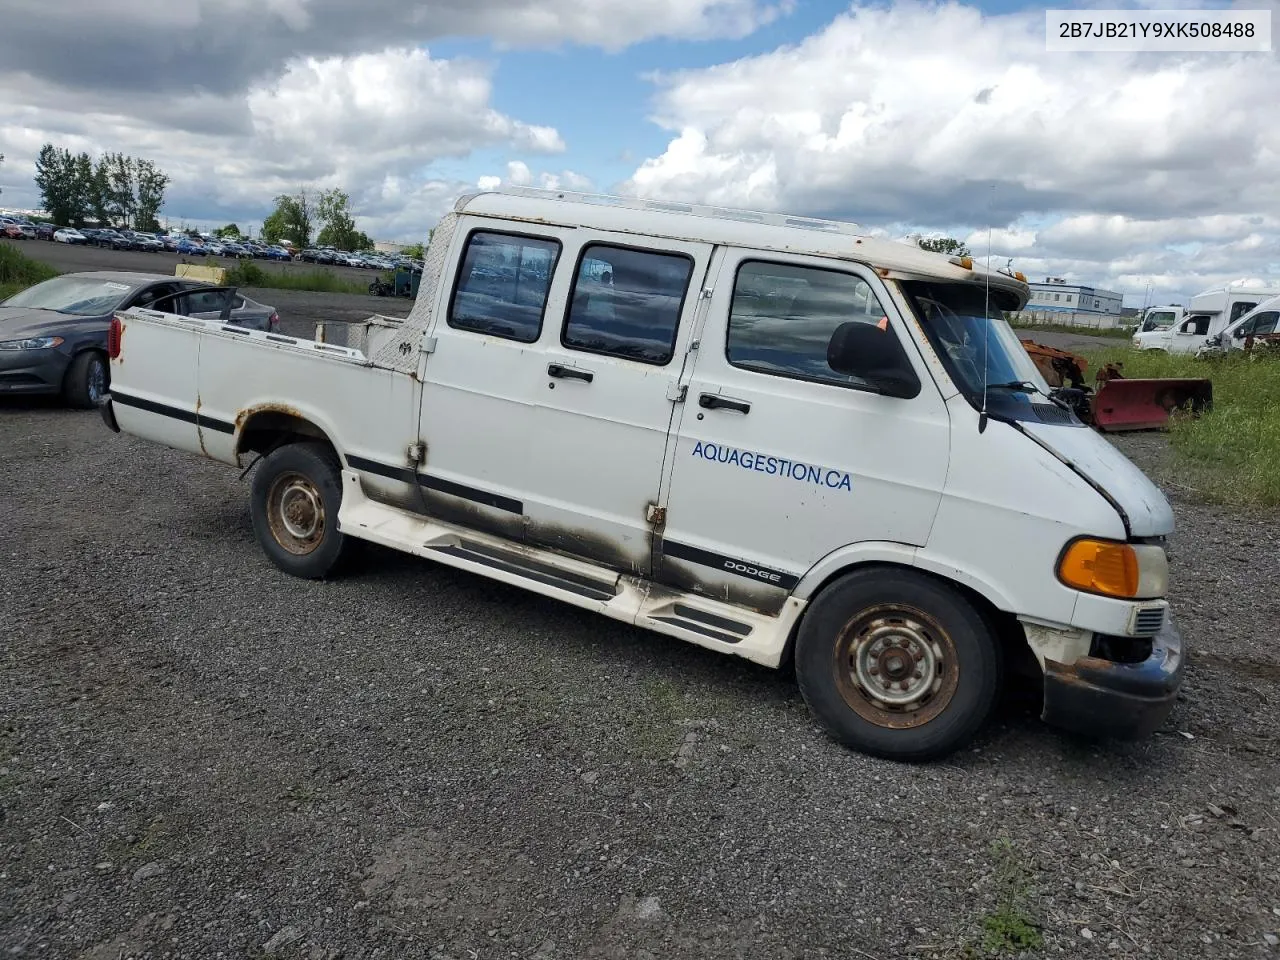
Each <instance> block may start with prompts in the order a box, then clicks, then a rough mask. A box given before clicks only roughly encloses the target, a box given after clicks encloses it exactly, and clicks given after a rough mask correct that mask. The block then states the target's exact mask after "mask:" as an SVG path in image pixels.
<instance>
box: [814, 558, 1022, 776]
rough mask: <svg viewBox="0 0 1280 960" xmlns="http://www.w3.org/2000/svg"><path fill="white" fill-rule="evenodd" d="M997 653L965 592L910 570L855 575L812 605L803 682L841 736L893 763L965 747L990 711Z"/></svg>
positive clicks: (820, 714) (821, 717)
mask: <svg viewBox="0 0 1280 960" xmlns="http://www.w3.org/2000/svg"><path fill="white" fill-rule="evenodd" d="M1001 670H1002V665H1001V660H1000V649H999V646H998V643H997V641H996V638H995V637H994V636H993V635H992V632H991V629H990V627H989V625H988V623H987V621H986V620H985V619H984V618H983V616H982V614H981V613H979V612H978V610H976V609H975V608H974V606H973V605H972V604H971V603H969V601H968V600H967V599H965V597H964V596H963V595H962V594H961V593H959V591H957V590H954V589H953V588H951V587H949V586H947V585H946V584H945V583H942V582H940V581H938V580H935V579H933V578H931V577H928V576H925V575H922V574H919V573H916V572H914V571H910V570H889V569H885V568H877V569H873V570H862V571H855V572H853V573H850V574H847V575H846V576H844V577H842V578H841V579H839V580H837V581H836V582H834V583H832V584H831V585H830V586H828V587H827V589H825V590H824V591H823V592H822V593H821V594H819V595H818V597H817V598H816V599H815V600H814V601H813V603H812V604H811V605H810V607H809V609H808V611H807V612H806V613H805V617H804V621H803V622H802V623H801V625H800V633H799V636H798V637H797V639H796V679H797V681H798V682H799V685H800V692H801V694H802V695H803V697H804V699H805V702H806V703H807V704H808V706H809V709H810V710H811V711H812V712H813V714H814V716H815V717H817V719H818V721H819V723H821V724H822V726H823V727H824V728H825V729H826V730H827V732H828V733H830V734H831V735H832V736H833V737H834V738H835V739H836V740H839V741H840V742H841V743H843V744H845V745H846V746H849V747H852V748H854V749H855V750H860V751H862V752H864V753H870V754H874V755H876V756H880V757H886V758H889V759H894V760H930V759H935V758H937V757H941V756H945V755H947V754H949V753H952V752H954V751H955V750H957V749H959V748H960V747H962V746H964V744H966V743H967V742H968V741H969V740H970V739H972V737H973V735H974V734H975V733H977V731H978V729H979V728H980V727H981V726H982V724H983V722H984V721H985V720H986V719H987V716H988V715H989V714H990V712H991V708H992V706H993V705H994V703H995V699H996V694H997V691H998V690H999V686H1000V677H1001Z"/></svg>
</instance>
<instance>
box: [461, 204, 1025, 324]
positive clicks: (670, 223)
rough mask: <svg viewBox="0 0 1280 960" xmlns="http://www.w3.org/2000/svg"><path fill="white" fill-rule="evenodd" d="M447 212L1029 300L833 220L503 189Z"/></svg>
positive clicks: (1000, 278) (1001, 281)
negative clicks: (729, 250)
mask: <svg viewBox="0 0 1280 960" xmlns="http://www.w3.org/2000/svg"><path fill="white" fill-rule="evenodd" d="M454 210H455V211H456V212H458V213H465V214H470V215H472V216H482V217H500V218H509V219H514V220H525V221H529V222H534V223H545V224H548V225H554V226H563V227H577V226H585V227H592V228H595V229H597V230H611V231H616V232H620V233H636V234H644V235H648V236H655V237H664V238H667V239H674V240H687V241H691V242H701V243H715V244H723V245H725V246H737V247H751V248H755V249H761V250H774V251H780V252H787V253H796V254H808V255H814V256H820V257H838V258H840V259H843V260H853V261H857V262H860V263H865V264H869V265H870V266H872V267H877V268H880V269H883V270H888V271H890V272H891V273H897V274H900V275H904V276H907V275H914V276H927V277H930V278H936V279H941V280H955V281H961V282H970V283H972V282H981V281H982V280H983V279H984V278H985V277H986V276H988V275H989V276H990V278H991V285H992V286H998V287H1001V288H1003V289H1006V290H1009V291H1011V292H1014V293H1017V294H1018V295H1019V296H1020V297H1021V298H1022V300H1023V301H1025V300H1026V298H1027V296H1029V288H1028V287H1027V285H1026V283H1025V282H1023V281H1019V280H1017V279H1016V278H1014V277H1011V276H1009V275H1008V274H1006V273H1001V272H999V271H997V270H987V269H985V268H984V267H982V266H981V265H979V263H978V262H977V258H976V257H975V258H973V265H972V268H966V267H964V266H962V265H960V264H959V263H957V262H955V260H953V259H952V258H951V257H950V256H948V255H946V254H941V253H933V252H932V251H929V250H924V249H921V248H920V247H917V246H915V245H913V244H907V243H900V242H898V241H895V240H884V239H880V238H878V237H868V236H865V235H863V234H861V233H859V231H858V227H857V225H856V224H853V223H848V222H845V221H840V220H820V219H816V218H812V217H798V216H791V215H788V214H779V213H761V212H759V211H754V210H739V209H734V208H729V207H717V206H705V205H699V204H690V203H675V202H668V201H659V200H643V199H639V198H631V197H612V196H605V195H601V194H585V193H572V192H569V191H563V190H539V189H536V188H532V187H503V188H500V189H498V190H487V191H482V192H478V193H471V194H466V195H464V196H462V197H459V198H458V201H457V203H456V204H455V206H454ZM956 259H957V260H958V259H959V258H956Z"/></svg>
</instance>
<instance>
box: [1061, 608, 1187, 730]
mask: <svg viewBox="0 0 1280 960" xmlns="http://www.w3.org/2000/svg"><path fill="white" fill-rule="evenodd" d="M1184 666H1185V658H1184V656H1183V649H1182V637H1181V635H1180V634H1179V633H1178V630H1177V628H1176V627H1175V626H1174V625H1173V622H1172V620H1171V619H1170V618H1169V617H1167V616H1166V618H1165V625H1164V627H1163V628H1162V629H1161V630H1160V632H1159V633H1158V634H1156V636H1155V638H1154V639H1153V641H1152V645H1151V656H1149V657H1147V659H1146V660H1144V661H1142V662H1141V663H1114V662H1112V661H1110V660H1102V659H1099V658H1097V657H1081V658H1080V659H1079V660H1077V661H1076V662H1075V663H1073V664H1062V663H1055V662H1054V661H1052V660H1050V661H1046V663H1045V674H1044V711H1043V713H1042V714H1041V718H1042V719H1043V720H1044V721H1045V722H1046V723H1049V724H1052V725H1054V726H1056V727H1061V728H1063V729H1065V730H1071V731H1073V732H1075V733H1080V734H1084V735H1086V736H1090V737H1099V738H1114V739H1121V740H1132V739H1138V738H1141V737H1145V736H1148V735H1149V734H1151V733H1153V732H1154V731H1155V730H1157V729H1158V728H1159V727H1160V726H1161V724H1163V723H1164V721H1165V718H1167V717H1168V716H1169V712H1170V711H1171V710H1172V709H1173V704H1174V701H1175V700H1177V698H1178V688H1179V687H1180V686H1181V684H1182V676H1183V669H1184Z"/></svg>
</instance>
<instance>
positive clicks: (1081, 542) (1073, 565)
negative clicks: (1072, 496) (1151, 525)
mask: <svg viewBox="0 0 1280 960" xmlns="http://www.w3.org/2000/svg"><path fill="white" fill-rule="evenodd" d="M1058 579H1059V580H1061V581H1062V582H1063V583H1064V584H1066V585H1067V586H1068V587H1074V588H1075V589H1076V590H1083V591H1085V592H1086V593H1097V594H1101V595H1103V596H1105V597H1121V598H1123V599H1125V600H1152V599H1156V598H1159V597H1163V596H1164V595H1165V594H1166V593H1167V592H1168V590H1169V558H1168V557H1167V556H1166V555H1165V552H1164V548H1163V547H1157V546H1153V545H1151V544H1141V543H1122V542H1120V541H1117V540H1095V539H1093V538H1092V537H1081V538H1080V539H1078V540H1073V541H1071V543H1069V544H1067V547H1066V549H1065V550H1063V551H1062V556H1061V557H1060V558H1059V559H1058Z"/></svg>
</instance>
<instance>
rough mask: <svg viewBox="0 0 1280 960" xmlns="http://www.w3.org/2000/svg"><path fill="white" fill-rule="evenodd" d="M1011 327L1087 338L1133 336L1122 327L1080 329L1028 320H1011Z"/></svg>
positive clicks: (1062, 324) (1063, 324) (1128, 337)
mask: <svg viewBox="0 0 1280 960" xmlns="http://www.w3.org/2000/svg"><path fill="white" fill-rule="evenodd" d="M1009 326H1011V327H1013V329H1015V330H1037V331H1038V330H1046V331H1048V332H1050V333H1074V334H1076V335H1078V336H1085V337H1113V338H1115V339H1116V340H1128V339H1130V338H1131V337H1132V336H1133V331H1132V330H1126V329H1124V328H1122V327H1078V326H1075V325H1074V324H1070V323H1031V322H1030V321H1027V320H1015V319H1010V320H1009Z"/></svg>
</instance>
